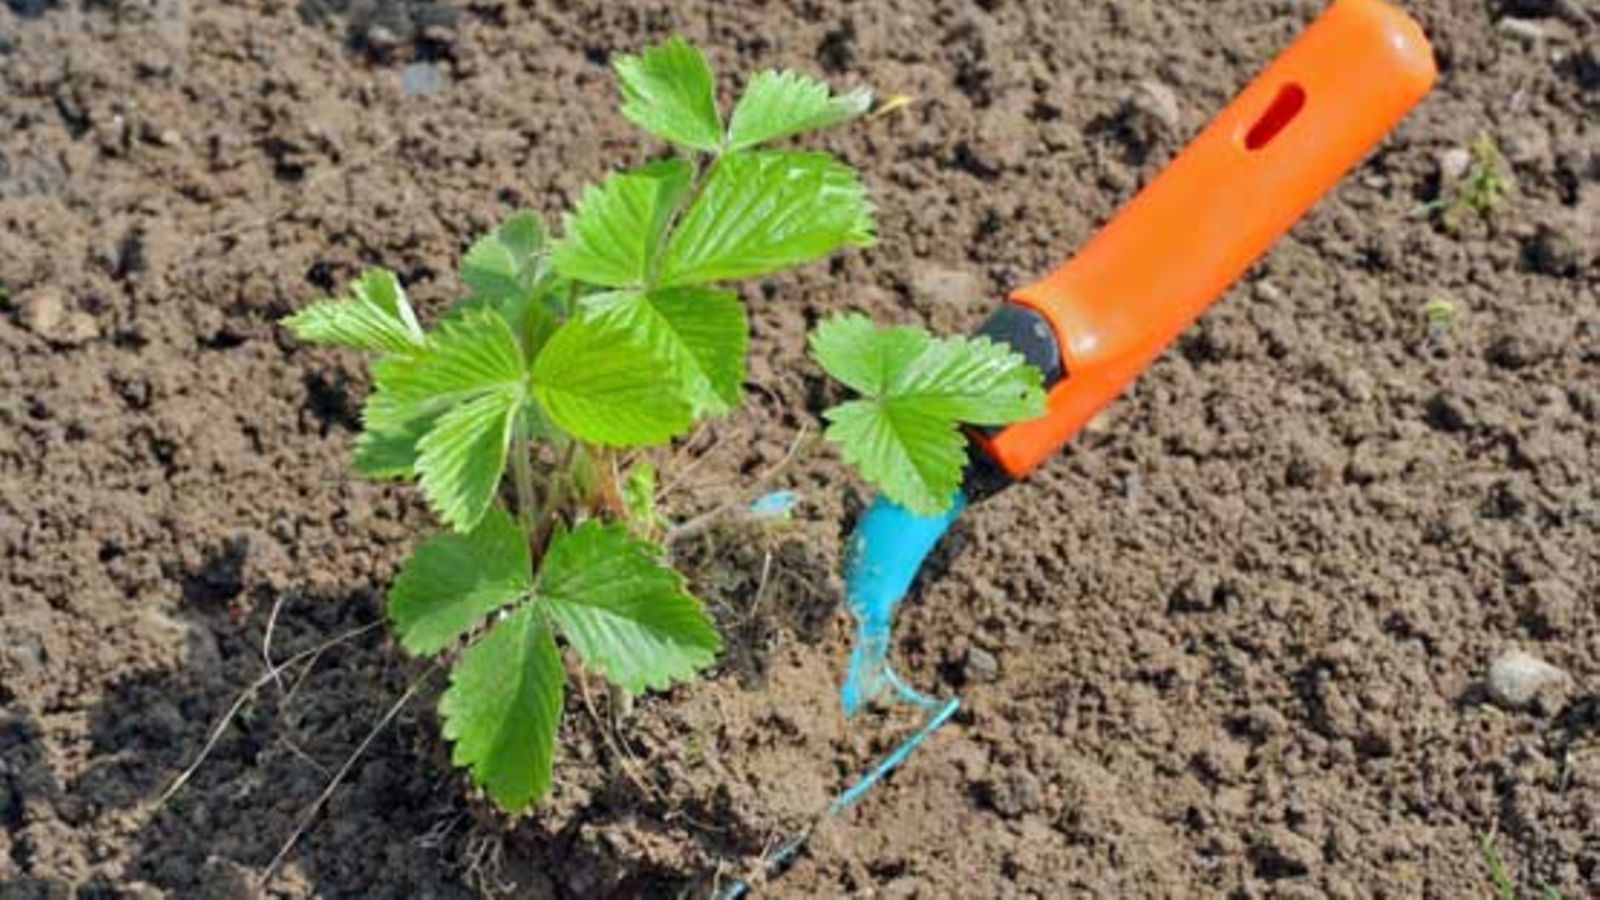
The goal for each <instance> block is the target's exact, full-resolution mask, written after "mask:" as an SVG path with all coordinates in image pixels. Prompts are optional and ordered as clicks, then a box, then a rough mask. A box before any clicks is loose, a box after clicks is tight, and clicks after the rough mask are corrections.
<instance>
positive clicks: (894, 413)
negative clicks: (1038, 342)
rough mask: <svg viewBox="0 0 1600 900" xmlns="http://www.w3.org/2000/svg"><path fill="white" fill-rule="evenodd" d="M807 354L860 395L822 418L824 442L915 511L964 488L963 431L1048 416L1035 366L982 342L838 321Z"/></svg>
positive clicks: (817, 336)
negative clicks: (967, 428) (830, 443)
mask: <svg viewBox="0 0 1600 900" xmlns="http://www.w3.org/2000/svg"><path fill="white" fill-rule="evenodd" d="M811 355H812V357H813V358H815V359H816V361H817V362H818V363H819V364H820V365H821V366H822V368H823V369H825V370H826V371H827V372H828V374H830V375H832V376H833V377H834V378H836V379H838V380H839V381H841V382H843V383H844V384H845V385H846V386H847V387H849V388H851V389H853V390H855V391H856V392H857V393H859V394H861V397H860V398H859V399H855V400H850V401H847V402H845V403H842V404H840V405H838V406H834V407H832V408H831V409H828V410H827V411H826V412H824V413H823V416H824V417H825V418H827V420H828V422H829V425H828V430H827V432H826V434H825V436H826V438H827V439H828V440H829V441H831V442H833V443H835V444H838V445H839V447H840V451H841V452H842V453H843V455H844V458H845V460H846V461H847V462H849V463H851V464H853V465H855V466H856V468H857V469H858V470H859V471H860V472H861V475H862V477H863V478H865V479H866V480H867V481H869V482H871V483H872V484H873V485H875V486H877V487H878V489H879V490H881V491H882V492H883V494H884V496H886V497H888V498H889V499H890V500H893V501H894V502H896V503H898V504H900V505H901V506H903V507H905V508H906V509H909V510H911V511H912V512H915V513H921V514H924V515H936V514H938V513H941V512H944V511H945V510H946V509H948V508H949V506H950V504H951V502H952V500H953V499H954V497H955V494H956V491H957V490H959V489H960V487H961V477H962V472H963V470H964V469H965V467H966V463H967V438H966V436H965V435H964V434H963V433H962V426H963V425H1006V424H1009V423H1011V422H1016V421H1019V420H1022V419H1029V418H1034V417H1036V416H1039V415H1042V414H1043V413H1044V390H1043V388H1042V386H1041V380H1042V376H1041V375H1040V372H1039V370H1038V369H1037V368H1034V367H1033V366H1032V365H1029V364H1028V362H1027V360H1025V359H1024V358H1023V357H1022V355H1021V354H1019V353H1017V352H1016V351H1014V350H1012V349H1011V348H1010V347H1008V346H1006V345H1005V344H999V343H995V342H993V341H991V340H989V339H988V338H986V337H942V338H936V337H933V336H931V335H929V334H928V332H927V331H925V330H923V329H921V328H913V327H909V326H903V325H901V326H891V327H884V328H880V327H877V326H875V325H873V323H872V321H871V320H870V319H868V318H867V317H866V316H862V315H841V316H835V317H833V318H830V319H827V320H824V321H823V322H822V323H821V324H820V325H818V326H817V327H816V329H815V330H814V331H813V332H812V333H811Z"/></svg>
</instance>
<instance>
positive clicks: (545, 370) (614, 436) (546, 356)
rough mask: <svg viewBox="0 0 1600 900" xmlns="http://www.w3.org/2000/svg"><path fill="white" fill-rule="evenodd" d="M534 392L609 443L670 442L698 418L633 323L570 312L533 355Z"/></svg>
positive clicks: (582, 430)
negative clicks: (627, 324) (535, 356)
mask: <svg viewBox="0 0 1600 900" xmlns="http://www.w3.org/2000/svg"><path fill="white" fill-rule="evenodd" d="M533 395H534V397H535V398H536V399H537V400H538V401H539V406H540V407H541V408H542V409H543V410H544V413H545V416H546V417H547V418H549V419H550V420H551V421H553V422H554V423H555V424H557V425H559V426H560V427H561V428H563V429H565V430H566V431H567V432H569V433H570V434H572V435H575V436H576V437H578V438H581V439H582V440H585V441H589V442H591V443H595V444H604V445H606V446H608V447H638V446H642V445H645V444H658V443H662V442H665V441H667V440H669V439H671V438H673V437H675V436H677V435H679V434H682V433H683V432H684V431H686V430H688V428H689V425H690V424H691V423H692V421H693V419H692V417H691V415H690V410H689V404H688V402H686V401H685V400H684V399H683V398H682V397H681V396H679V388H678V384H677V382H676V381H674V380H673V379H671V378H663V377H662V372H661V364H660V363H659V362H657V361H656V359H655V358H654V357H653V356H652V355H651V354H650V352H649V350H648V348H646V347H645V346H644V345H643V344H642V343H641V342H640V340H639V339H638V338H637V337H636V336H635V335H634V334H633V333H632V332H631V331H629V330H628V329H626V328H622V327H619V326H617V325H616V324H614V323H611V322H606V321H601V320H591V319H586V318H572V319H568V320H567V321H566V322H565V323H563V324H562V326H561V327H560V328H559V329H557V331H556V333H555V334H554V335H551V337H550V341H549V343H547V344H545V347H544V350H543V351H542V352H541V353H540V354H539V358H538V359H536V360H534V363H533Z"/></svg>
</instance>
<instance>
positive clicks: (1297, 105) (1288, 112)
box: [1244, 82, 1306, 150]
mask: <svg viewBox="0 0 1600 900" xmlns="http://www.w3.org/2000/svg"><path fill="white" fill-rule="evenodd" d="M1305 105H1306V90H1305V88H1303V87H1301V86H1300V85H1298V84H1294V83H1293V82H1291V83H1289V84H1286V85H1284V86H1283V87H1281V88H1279V89H1278V96H1276V97H1273V98H1272V105H1271V106H1269V107H1267V111H1266V112H1264V113H1262V114H1261V118H1259V119H1257V120H1256V123H1255V124H1254V125H1252V126H1250V131H1249V133H1247V134H1246V135H1245V136H1244V147H1245V149H1246V150H1260V149H1261V148H1262V147H1265V146H1266V145H1267V144H1269V143H1271V142H1272V139H1273V138H1275V137H1277V136H1278V134H1279V133H1281V132H1282V131H1283V129H1285V128H1287V127H1289V123H1290V122H1293V121H1294V117H1295V116H1298V115H1300V110H1302V109H1304V108H1305Z"/></svg>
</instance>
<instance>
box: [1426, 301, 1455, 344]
mask: <svg viewBox="0 0 1600 900" xmlns="http://www.w3.org/2000/svg"><path fill="white" fill-rule="evenodd" d="M1458 314H1459V311H1458V310H1457V308H1456V305H1455V303H1454V302H1453V301H1451V300H1450V299H1449V298H1448V297H1437V296H1436V297H1429V298H1428V302H1427V303H1425V304H1423V306H1422V316H1423V319H1424V321H1425V322H1426V323H1427V326H1428V330H1427V344H1428V346H1430V347H1437V346H1439V345H1440V344H1443V343H1444V341H1445V338H1447V337H1449V336H1450V328H1451V326H1453V325H1455V322H1456V316H1457V315H1458Z"/></svg>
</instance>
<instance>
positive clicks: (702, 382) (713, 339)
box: [584, 287, 750, 415]
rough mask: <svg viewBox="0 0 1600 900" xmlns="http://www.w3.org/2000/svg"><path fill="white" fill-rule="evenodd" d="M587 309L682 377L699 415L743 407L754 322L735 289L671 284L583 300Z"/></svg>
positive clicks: (676, 375) (684, 388) (681, 382)
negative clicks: (747, 349) (748, 318)
mask: <svg viewBox="0 0 1600 900" xmlns="http://www.w3.org/2000/svg"><path fill="white" fill-rule="evenodd" d="M584 308H585V310H586V312H587V313H588V314H589V315H590V316H592V317H595V318H597V319H600V320H603V321H606V322H609V323H613V324H615V325H617V326H618V327H620V328H625V329H628V330H629V331H632V332H633V333H634V334H635V335H636V336H638V338H639V339H640V340H641V341H642V342H643V344H644V345H645V347H646V348H648V349H649V351H650V352H651V353H652V354H654V355H655V357H656V358H657V359H658V360H660V361H661V363H662V364H663V366H664V368H665V371H666V372H667V373H669V374H670V375H671V377H673V378H675V379H677V380H678V381H679V383H680V384H681V385H682V388H683V396H684V397H685V398H686V399H687V400H688V401H689V404H690V407H691V409H692V411H693V412H694V414H696V415H699V414H700V413H702V412H710V413H717V414H720V413H724V412H727V411H728V410H729V409H731V408H732V407H734V406H736V405H738V403H739V395H740V388H741V385H742V384H743V382H744V353H745V346H746V345H747V344H748V343H749V332H750V325H749V323H748V322H747V321H746V320H745V314H744V304H742V303H740V302H739V295H737V294H735V293H734V292H732V291H719V290H712V289H710V288H693V287H690V288H666V289H663V290H658V291H651V292H649V293H640V292H638V291H614V292H611V293H606V294H594V295H591V296H589V297H586V298H584Z"/></svg>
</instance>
